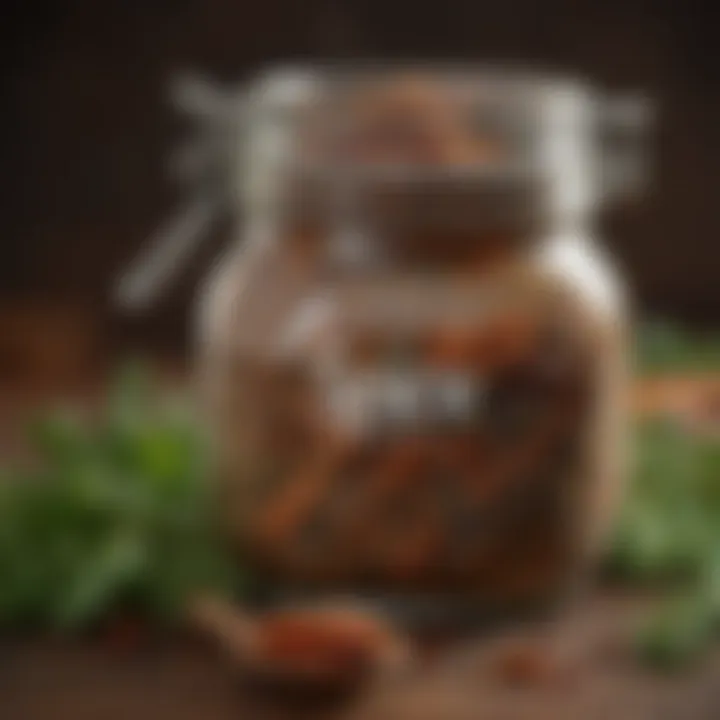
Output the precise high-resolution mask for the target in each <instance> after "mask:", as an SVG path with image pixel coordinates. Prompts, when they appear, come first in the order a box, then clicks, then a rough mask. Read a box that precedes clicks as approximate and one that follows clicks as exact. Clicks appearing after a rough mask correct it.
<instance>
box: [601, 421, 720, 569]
mask: <svg viewBox="0 0 720 720" xmlns="http://www.w3.org/2000/svg"><path fill="white" fill-rule="evenodd" d="M636 436H637V440H636V442H635V463H636V466H635V471H634V473H633V480H632V483H631V485H630V488H629V490H628V494H627V497H626V499H625V503H624V506H623V510H622V513H621V517H620V521H619V524H618V528H617V532H616V535H615V540H614V544H613V547H612V550H611V552H610V556H609V564H610V568H611V569H612V570H614V571H615V572H617V573H618V574H621V575H623V576H625V577H627V578H631V579H634V580H641V581H662V580H668V579H676V578H686V579H688V578H695V577H698V576H699V574H700V573H701V572H702V571H703V569H704V567H705V565H706V563H707V561H708V558H709V557H711V556H712V555H713V553H714V552H715V548H716V547H718V546H720V452H718V441H717V439H716V438H714V437H710V436H702V435H699V434H697V433H692V432H690V431H688V430H686V429H685V428H683V427H682V425H681V424H680V423H678V422H676V421H673V420H672V419H661V418H658V419H654V420H650V421H647V422H646V423H645V424H643V425H642V426H640V427H639V428H638V429H637V431H636Z"/></svg>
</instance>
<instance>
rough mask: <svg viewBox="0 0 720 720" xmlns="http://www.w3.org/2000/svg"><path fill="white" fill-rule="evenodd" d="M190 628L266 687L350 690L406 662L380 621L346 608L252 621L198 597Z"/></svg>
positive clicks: (393, 636)
mask: <svg viewBox="0 0 720 720" xmlns="http://www.w3.org/2000/svg"><path fill="white" fill-rule="evenodd" d="M190 618H191V620H192V621H193V623H194V624H195V625H196V626H197V627H199V628H200V629H202V630H203V631H205V632H208V633H209V634H210V635H212V636H213V637H214V638H215V639H216V640H217V641H219V643H220V645H221V646H222V647H223V648H224V649H225V651H226V652H227V653H228V655H229V656H230V658H231V659H232V660H233V661H234V662H235V663H237V665H238V667H239V668H241V669H242V670H243V671H244V672H245V674H246V675H247V676H249V677H251V678H254V679H257V680H262V681H263V682H264V683H265V684H268V685H270V686H278V687H288V686H294V687H299V686H306V687H307V688H308V689H310V688H315V689H328V690H332V689H338V688H352V687H356V686H358V685H360V684H361V683H362V682H363V681H365V680H368V679H369V678H370V677H371V676H372V675H374V674H377V673H378V672H380V671H387V670H392V669H399V668H401V667H403V666H404V665H405V664H406V663H407V662H408V660H409V657H410V656H409V652H408V649H407V646H406V644H405V643H404V642H403V641H402V639H400V638H399V637H398V636H397V635H396V633H395V632H394V631H393V630H392V629H391V628H390V627H388V626H387V625H386V624H385V623H384V622H383V621H382V620H381V619H380V618H378V617H376V616H375V615H372V614H370V613H366V612H361V611H358V610H354V609H349V608H330V607H327V608H325V607H322V608H321V607H318V608H308V609H294V610H282V611H276V612H271V613H267V614H264V615H261V616H258V617H252V616H250V615H248V614H247V613H245V612H244V611H243V610H241V609H239V608H236V607H235V606H233V605H229V604H228V603H226V602H224V601H222V600H219V599H216V598H199V599H197V600H196V601H195V602H194V603H193V605H192V607H191V608H190Z"/></svg>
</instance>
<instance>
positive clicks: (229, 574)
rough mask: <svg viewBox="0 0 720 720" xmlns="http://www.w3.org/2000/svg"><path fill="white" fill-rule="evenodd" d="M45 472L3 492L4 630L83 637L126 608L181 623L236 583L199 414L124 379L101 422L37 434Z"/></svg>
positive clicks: (39, 429)
mask: <svg viewBox="0 0 720 720" xmlns="http://www.w3.org/2000/svg"><path fill="white" fill-rule="evenodd" d="M30 438H31V441H32V444H33V446H34V448H35V451H36V452H35V455H36V463H35V464H34V465H33V466H32V467H31V468H29V469H28V468H25V469H21V470H15V471H6V472H5V475H6V477H3V478H2V479H1V480H0V624H1V625H5V626H11V625H12V626H18V625H23V624H26V625H32V626H45V627H57V628H64V629H70V628H82V627H85V626H87V625H88V624H90V623H92V622H94V621H96V620H98V619H100V618H101V617H103V616H105V615H107V614H108V613H110V612H112V611H113V610H115V609H117V608H119V607H120V606H128V605H130V606H132V607H133V608H134V609H136V610H138V611H140V612H144V613H146V614H148V615H150V616H152V617H154V618H156V619H160V620H172V619H173V618H174V617H175V616H176V615H177V613H178V612H179V611H181V610H182V608H183V605H184V603H185V601H186V599H187V598H188V596H190V595H191V594H192V593H193V592H196V591H198V590H212V589H216V590H219V591H225V592H229V591H231V590H232V589H233V588H234V587H235V585H236V583H237V581H238V577H237V572H236V570H235V567H234V564H233V563H232V562H231V558H229V557H228V555H227V554H226V551H225V549H224V548H223V546H222V544H221V543H220V542H219V540H218V538H217V537H216V536H215V523H214V517H213V516H214V507H213V498H212V495H211V492H210V487H209V484H208V483H209V479H208V476H209V463H208V457H207V453H206V443H205V441H204V438H203V435H202V433H201V431H200V428H199V426H198V424H197V423H196V422H195V418H194V417H193V413H192V409H191V408H190V407H189V405H188V404H187V403H185V402H183V401H182V399H179V398H169V397H167V395H162V396H161V394H160V393H159V392H158V390H157V386H156V383H155V382H154V381H153V379H152V377H151V376H150V375H149V374H148V373H146V372H145V371H144V370H143V369H142V368H141V367H140V366H137V365H136V366H129V367H127V368H124V369H123V371H122V373H121V374H120V376H119V377H118V379H117V380H116V381H115V382H114V383H113V384H112V386H111V389H110V391H109V395H108V398H107V402H106V403H105V407H104V408H103V410H102V412H101V413H99V414H98V415H97V416H93V415H92V414H90V413H88V414H86V415H84V416H83V415H81V414H79V413H78V412H70V411H68V410H60V411H57V412H54V413H50V414H48V415H47V416H45V417H43V418H42V419H40V420H39V421H38V422H36V423H35V424H33V426H32V427H31V429H30Z"/></svg>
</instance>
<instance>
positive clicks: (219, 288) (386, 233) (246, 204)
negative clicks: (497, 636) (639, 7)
mask: <svg viewBox="0 0 720 720" xmlns="http://www.w3.org/2000/svg"><path fill="white" fill-rule="evenodd" d="M608 107H609V106H608V105H607V104H605V105H603V104H601V102H600V100H599V99H598V97H597V95H595V94H594V93H592V92H591V91H590V90H589V89H588V88H586V87H584V86H583V85H581V84H577V83H574V82H571V81H569V80H566V79H562V78H561V79H558V78H544V77H538V76H527V75H517V74H512V73H500V72H495V71H482V70H462V71H460V70H451V69H442V70H433V69H430V70H426V69H418V68H410V69H387V68H378V69H371V70H362V71H349V70H341V71H338V70H335V69H326V70H317V71H312V72H303V73H300V72H296V71H293V72H279V73H271V74H270V75H269V76H267V77H263V78H261V79H260V80H259V81H258V82H256V83H255V84H253V85H252V86H251V88H250V89H249V91H247V92H246V93H245V94H244V95H243V101H242V112H241V113H238V111H237V110H234V111H233V112H234V113H235V114H234V115H232V113H231V115H230V117H235V123H234V124H233V122H230V123H229V125H228V124H226V125H225V126H224V127H226V128H228V127H229V128H231V130H230V136H229V137H234V138H235V140H236V142H234V143H233V147H234V148H235V150H234V151H233V152H232V153H231V154H230V155H228V157H230V158H232V163H231V167H230V168H229V175H227V176H226V179H225V181H224V183H225V186H226V187H229V188H230V189H231V195H230V200H231V204H232V206H233V207H236V208H238V209H239V210H240V211H241V213H240V222H239V232H238V238H239V241H238V243H237V246H236V247H233V248H232V249H231V251H230V252H229V253H228V254H227V255H226V256H225V257H224V258H223V260H222V262H220V263H219V264H218V266H217V268H216V270H215V272H214V273H213V275H212V277H211V278H210V280H209V282H208V283H207V284H206V285H205V287H204V289H203V293H202V302H201V308H200V316H199V337H200V370H201V377H202V381H203V390H204V396H205V398H206V399H207V408H208V411H209V417H210V419H211V423H212V428H213V437H214V439H215V443H216V459H217V463H218V468H217V471H218V476H219V478H220V485H221V493H222V505H223V508H224V511H225V517H226V519H227V526H228V528H229V530H230V532H231V535H232V537H233V538H234V541H235V542H236V543H237V545H238V547H239V548H240V549H241V550H242V553H243V557H244V558H245V561H251V562H252V564H253V566H254V568H255V569H256V571H258V572H260V573H262V574H263V575H264V576H267V577H269V578H272V579H273V580H274V581H275V582H277V583H278V584H280V585H282V586H285V587H293V586H301V587H303V588H315V589H318V590H320V591H337V590H356V591H363V592H368V593H373V594H380V595H383V596H385V595H388V596H392V597H395V596H396V595H399V596H401V597H403V598H412V597H419V596H424V597H433V598H436V597H455V598H464V599H468V600H469V601H470V602H471V603H472V604H473V605H474V606H476V607H491V606H497V605H499V606H502V607H507V606H509V605H510V604H527V603H534V602H544V601H547V600H552V599H554V598H556V597H558V596H559V595H562V593H563V592H564V591H566V590H567V589H568V588H569V587H571V586H573V584H574V583H575V582H576V581H577V580H578V579H579V578H581V577H583V575H584V574H585V572H586V571H587V570H588V569H591V568H592V566H593V563H594V562H595V560H596V559H597V556H598V553H599V550H600V549H601V547H602V541H603V537H604V535H605V534H606V532H607V530H608V528H609V525H610V523H611V521H612V517H613V511H614V509H615V507H616V505H617V502H618V499H619V496H620V494H621V490H622V478H623V464H624V452H623V446H622V443H623V437H624V434H625V425H626V409H625V400H626V387H625V385H626V381H627V370H626V358H625V332H626V329H625V328H626V311H625V304H624V299H623V296H622V295H623V293H622V287H621V284H620V282H619V280H618V279H617V277H616V275H615V273H614V271H613V269H612V268H611V266H610V264H609V261H608V260H607V259H606V258H605V257H604V255H603V254H602V252H601V250H600V249H599V248H598V247H597V245H596V243H595V241H594V238H593V233H592V230H591V220H592V217H593V215H594V211H595V210H596V207H597V206H598V204H599V203H600V201H601V200H603V199H605V198H606V197H607V196H608V195H610V194H613V193H616V194H617V193H618V192H619V190H620V189H622V190H625V191H627V190H629V189H630V186H631V184H632V182H633V180H634V179H636V178H633V177H631V174H630V173H629V169H630V167H631V165H630V164H629V163H628V155H627V153H626V154H625V155H624V156H620V155H617V156H614V157H612V156H609V155H602V154H601V153H600V152H599V151H600V147H601V146H600V140H601V138H602V137H603V135H604V133H605V130H606V129H607V128H608V127H612V122H610V120H613V121H614V122H615V126H616V127H617V125H618V113H617V112H616V113H615V114H614V116H613V115H612V113H609V111H608ZM239 115H241V116H242V117H241V119H238V118H239ZM226 117H227V116H226ZM232 128H235V129H234V130H233V129H232ZM234 133H237V134H234ZM610 161H612V162H610ZM621 161H623V162H624V164H622V163H621ZM621 170H622V172H621ZM621 181H622V182H621ZM621 186H622V187H621Z"/></svg>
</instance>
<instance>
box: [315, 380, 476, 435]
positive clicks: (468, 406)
mask: <svg viewBox="0 0 720 720" xmlns="http://www.w3.org/2000/svg"><path fill="white" fill-rule="evenodd" d="M482 390H483V387H482V383H481V382H480V380H479V379H478V378H477V377H475V376H472V375H469V374H467V373H459V372H433V371H425V370H414V371H413V370H411V371H408V370H402V371H398V370H381V371H374V372H364V373H356V374H353V375H352V376H345V377H341V378H336V379H335V380H334V381H333V382H331V383H329V384H328V386H327V404H328V409H329V411H330V413H331V417H332V418H333V419H334V420H337V421H338V422H339V423H340V424H341V425H342V426H343V427H345V428H347V429H350V430H352V431H355V432H361V433H366V432H373V431H375V430H404V429H412V428H414V429H418V428H422V427H423V426H428V425H437V424H443V425H461V424H464V423H467V422H468V421H469V420H470V419H471V417H472V416H473V415H474V414H475V413H476V412H477V409H478V406H479V403H480V402H481V400H482V395H483V393H482Z"/></svg>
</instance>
